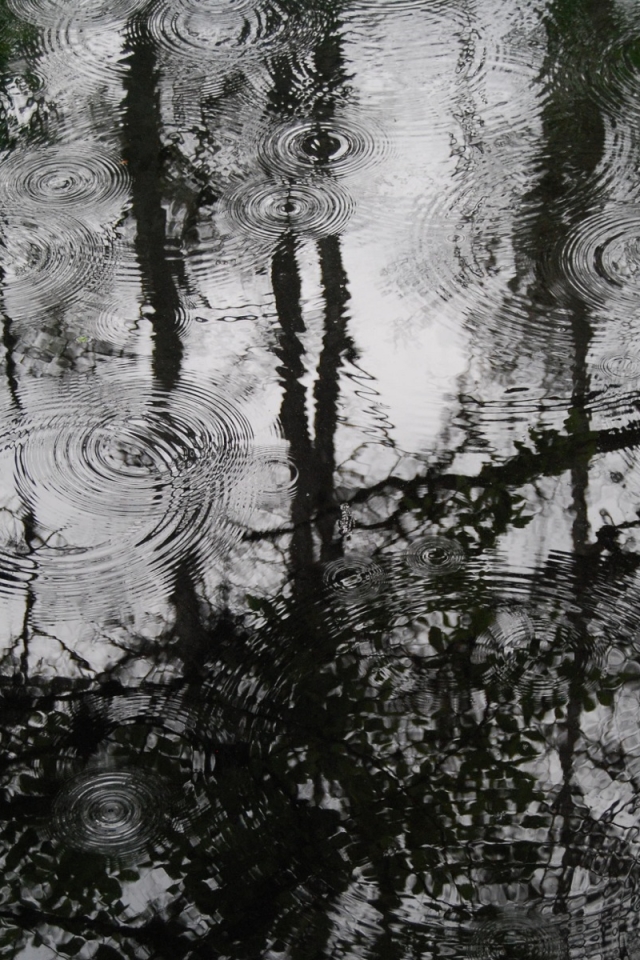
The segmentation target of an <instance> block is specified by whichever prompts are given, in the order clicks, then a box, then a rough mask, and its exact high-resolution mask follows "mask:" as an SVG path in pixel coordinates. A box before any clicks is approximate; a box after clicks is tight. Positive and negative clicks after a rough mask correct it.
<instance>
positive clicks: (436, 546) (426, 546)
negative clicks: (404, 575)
mask: <svg viewBox="0 0 640 960" xmlns="http://www.w3.org/2000/svg"><path fill="white" fill-rule="evenodd" d="M406 557H407V563H408V565H409V566H410V567H411V569H412V570H415V572H416V573H429V574H439V573H442V574H445V573H452V572H453V571H454V570H459V569H460V567H461V566H462V564H463V563H464V551H463V549H462V547H461V546H460V545H459V544H458V543H456V542H455V540H450V539H449V538H448V537H424V538H423V539H422V540H418V541H416V543H414V544H412V545H411V547H410V548H409V549H408V550H407V554H406Z"/></svg>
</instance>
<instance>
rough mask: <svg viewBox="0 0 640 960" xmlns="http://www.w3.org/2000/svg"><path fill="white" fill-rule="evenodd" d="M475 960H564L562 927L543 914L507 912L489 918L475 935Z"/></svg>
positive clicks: (564, 946)
mask: <svg viewBox="0 0 640 960" xmlns="http://www.w3.org/2000/svg"><path fill="white" fill-rule="evenodd" d="M470 956H471V957H472V958H473V960H504V958H509V960H564V958H565V957H566V956H567V945H566V943H565V941H564V939H563V937H562V934H561V932H560V930H559V929H558V928H557V927H554V926H552V925H551V924H550V923H549V922H548V921H546V920H544V919H543V918H542V917H535V916H521V915H519V914H517V913H515V912H514V913H512V914H508V915H505V916H501V917H498V918H495V919H492V920H487V921H486V922H485V923H484V924H483V925H482V927H481V928H480V929H479V930H478V931H477V933H476V935H475V936H474V938H473V940H472V943H471V949H470Z"/></svg>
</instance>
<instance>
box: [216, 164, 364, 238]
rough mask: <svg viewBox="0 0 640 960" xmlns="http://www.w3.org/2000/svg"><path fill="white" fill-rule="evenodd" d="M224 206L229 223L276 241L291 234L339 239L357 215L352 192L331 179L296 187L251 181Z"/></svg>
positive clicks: (233, 194) (278, 183)
mask: <svg viewBox="0 0 640 960" xmlns="http://www.w3.org/2000/svg"><path fill="white" fill-rule="evenodd" d="M223 204H224V209H225V210H226V213H227V216H228V218H229V220H231V221H232V222H233V223H234V224H236V225H237V226H238V227H240V228H241V229H242V230H244V231H246V232H247V233H249V234H250V235H252V236H254V237H256V238H259V239H264V240H273V241H275V240H278V238H279V237H281V236H282V235H283V234H287V233H292V234H295V235H296V236H300V237H309V238H314V237H326V236H337V235H338V234H340V233H342V231H343V230H344V228H345V227H346V225H347V223H348V222H349V219H350V217H351V214H352V212H353V203H352V200H351V198H350V197H349V195H348V193H346V192H345V190H344V189H343V188H342V187H340V186H339V185H338V184H337V183H336V182H335V181H333V180H330V179H329V178H323V179H321V180H307V181H300V182H298V183H295V184H289V183H286V182H283V181H277V180H266V181H265V180H260V181H257V182H256V181H253V182H251V181H249V182H247V183H242V184H240V186H239V187H236V189H235V190H234V191H232V192H231V193H230V194H229V195H228V196H227V197H226V198H225V199H224V201H223Z"/></svg>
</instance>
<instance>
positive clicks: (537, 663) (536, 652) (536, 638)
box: [472, 607, 608, 708]
mask: <svg viewBox="0 0 640 960" xmlns="http://www.w3.org/2000/svg"><path fill="white" fill-rule="evenodd" d="M607 649H608V642H607V639H606V637H605V636H604V634H603V633H602V632H600V631H599V629H597V630H596V633H595V634H593V635H592V634H585V633H583V632H580V631H578V630H577V629H576V628H575V627H574V626H573V625H572V624H570V623H568V622H567V621H565V620H563V619H562V618H557V619H556V618H553V617H552V616H546V615H545V614H544V612H542V613H540V612H537V613H534V612H533V611H531V610H529V611H526V610H524V609H521V608H517V607H513V608H504V609H501V610H498V611H496V614H495V617H494V620H493V622H492V623H491V625H490V626H489V627H488V628H487V630H485V631H483V633H481V634H480V635H479V636H478V637H477V639H476V642H475V646H474V649H473V652H472V661H473V662H474V663H476V664H478V665H480V666H481V667H482V668H483V673H484V677H485V681H486V682H487V683H495V684H497V686H498V687H500V688H503V689H508V690H512V691H515V692H516V693H517V695H518V697H519V698H520V700H521V701H522V700H526V701H527V702H528V703H530V704H531V705H532V706H533V707H534V708H539V707H542V706H548V705H549V704H552V703H553V704H556V705H558V704H561V703H564V702H565V701H566V699H567V696H568V691H569V684H570V679H571V676H573V675H576V674H579V675H580V676H581V677H582V681H583V686H584V688H585V689H591V688H593V686H594V684H596V683H597V682H598V680H599V679H600V677H601V675H602V670H603V668H604V664H605V659H606V653H607Z"/></svg>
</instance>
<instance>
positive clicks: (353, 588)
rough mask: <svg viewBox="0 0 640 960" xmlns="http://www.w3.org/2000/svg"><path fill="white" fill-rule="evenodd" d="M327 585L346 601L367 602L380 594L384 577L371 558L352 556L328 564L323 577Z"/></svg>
mask: <svg viewBox="0 0 640 960" xmlns="http://www.w3.org/2000/svg"><path fill="white" fill-rule="evenodd" d="M323 579H324V583H325V585H326V586H327V587H328V588H329V589H330V590H332V591H333V593H335V594H336V596H338V597H340V598H341V599H345V600H366V599H368V598H369V597H375V595H376V594H377V593H379V591H380V589H381V587H382V584H383V580H384V575H383V572H382V570H381V568H380V567H379V566H378V564H377V563H375V561H373V560H371V558H370V557H365V556H361V555H358V554H352V555H351V556H349V557H342V558H341V559H340V560H334V561H333V562H332V563H328V564H327V565H326V567H325V568H324V575H323Z"/></svg>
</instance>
